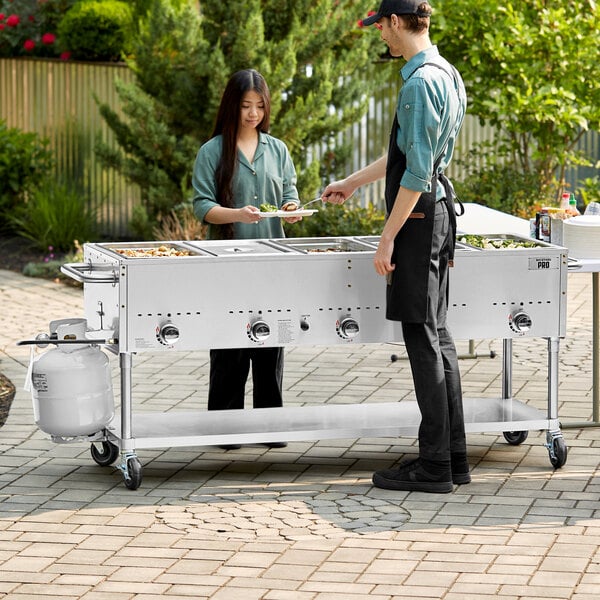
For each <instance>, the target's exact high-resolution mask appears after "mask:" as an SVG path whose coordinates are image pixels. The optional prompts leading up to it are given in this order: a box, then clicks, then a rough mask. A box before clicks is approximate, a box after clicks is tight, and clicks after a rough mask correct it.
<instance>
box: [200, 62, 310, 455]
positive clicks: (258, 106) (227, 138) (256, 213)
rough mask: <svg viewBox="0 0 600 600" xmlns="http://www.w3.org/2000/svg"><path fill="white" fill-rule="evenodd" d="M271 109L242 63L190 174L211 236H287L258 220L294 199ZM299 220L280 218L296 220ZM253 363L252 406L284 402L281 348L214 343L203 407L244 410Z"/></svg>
mask: <svg viewBox="0 0 600 600" xmlns="http://www.w3.org/2000/svg"><path fill="white" fill-rule="evenodd" d="M270 109H271V98H270V94H269V88H268V86H267V83H266V81H265V80H264V78H263V77H262V75H260V73H258V72H257V71H255V70H253V69H246V70H244V71H238V72H237V73H235V74H234V75H233V76H232V77H231V79H230V80H229V82H228V83H227V86H226V88H225V92H224V93H223V97H222V98H221V103H220V105H219V111H218V113H217V121H216V124H215V129H214V131H213V134H212V136H211V139H210V140H209V141H208V142H206V144H204V145H203V146H202V147H201V148H200V150H199V152H198V155H197V157H196V162H195V165H194V173H193V177H192V184H193V186H194V190H195V196H194V211H195V213H196V216H197V217H198V218H199V219H200V220H201V221H203V222H205V223H207V224H208V225H209V227H208V238H209V239H260V238H281V237H284V232H283V227H282V224H281V220H280V219H265V218H261V216H260V209H259V207H260V205H261V204H263V203H265V204H271V205H274V206H276V207H277V208H281V207H282V206H283V205H284V204H287V203H288V202H295V203H298V192H297V190H296V171H295V169H294V165H293V163H292V160H291V158H290V155H289V152H288V149H287V147H286V146H285V144H284V143H283V142H282V141H281V140H278V139H276V138H274V137H272V136H270V135H269V133H268V132H269V126H270ZM301 218H302V217H287V218H286V219H285V220H286V221H288V222H290V223H294V222H296V221H299V220H300V219H301ZM250 363H252V380H253V386H254V389H253V406H254V408H270V407H274V406H281V405H282V402H283V400H282V379H283V348H281V347H278V348H239V349H218V350H211V351H210V384H209V392H208V410H225V409H242V408H244V391H245V386H246V379H247V378H248V372H249V370H250ZM285 445H286V444H285V443H284V442H277V443H270V444H267V446H269V447H283V446H285ZM223 447H225V448H227V449H229V448H239V445H237V444H233V445H229V446H223Z"/></svg>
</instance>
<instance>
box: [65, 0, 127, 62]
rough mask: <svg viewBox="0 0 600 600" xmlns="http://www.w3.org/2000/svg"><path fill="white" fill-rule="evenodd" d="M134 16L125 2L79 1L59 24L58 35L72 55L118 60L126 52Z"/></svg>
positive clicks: (111, 0)
mask: <svg viewBox="0 0 600 600" xmlns="http://www.w3.org/2000/svg"><path fill="white" fill-rule="evenodd" d="M132 27H133V19H132V14H131V8H130V6H129V5H128V4H127V2H118V1H116V0H105V1H104V2H101V1H99V0H98V1H95V0H89V1H80V2H78V3H77V4H75V5H74V6H73V7H71V8H70V9H69V10H68V11H67V13H66V14H65V16H64V18H63V19H62V21H61V22H60V23H59V25H58V36H59V38H60V40H61V44H62V46H63V47H64V49H65V50H67V51H68V52H70V54H71V58H74V59H77V60H104V61H117V60H120V59H121V58H122V55H123V54H124V53H126V52H127V49H128V45H129V41H130V38H131V34H132Z"/></svg>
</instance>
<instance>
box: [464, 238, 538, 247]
mask: <svg viewBox="0 0 600 600" xmlns="http://www.w3.org/2000/svg"><path fill="white" fill-rule="evenodd" d="M457 240H458V241H459V242H461V243H463V244H468V245H469V246H475V248H483V249H484V250H512V249H515V248H535V247H537V246H538V245H539V244H538V243H537V242H535V241H534V240H532V241H528V240H515V239H510V238H507V239H501V238H488V237H485V236H483V235H460V236H459V237H458V238H457Z"/></svg>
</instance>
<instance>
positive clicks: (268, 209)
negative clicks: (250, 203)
mask: <svg viewBox="0 0 600 600" xmlns="http://www.w3.org/2000/svg"><path fill="white" fill-rule="evenodd" d="M259 208H260V212H277V210H278V208H277V207H276V206H274V205H273V204H267V203H266V202H263V203H262V204H261V205H260V207H259Z"/></svg>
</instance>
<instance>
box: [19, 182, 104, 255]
mask: <svg viewBox="0 0 600 600" xmlns="http://www.w3.org/2000/svg"><path fill="white" fill-rule="evenodd" d="M9 220H10V221H11V223H12V225H13V228H14V231H15V232H16V234H17V235H19V236H21V237H24V238H26V239H28V240H31V241H32V242H33V243H34V244H35V246H36V247H37V248H38V249H40V250H42V251H46V250H48V248H50V247H51V248H53V250H55V251H57V252H67V251H69V250H72V249H73V247H74V246H75V240H80V241H81V242H88V241H90V240H92V239H94V238H95V237H96V236H97V225H96V215H95V213H94V211H92V210H90V209H89V208H88V207H87V203H86V200H85V198H82V197H81V196H80V195H79V194H78V193H77V192H74V191H72V190H69V189H68V188H67V187H66V186H65V185H62V184H59V183H49V184H48V185H47V186H45V187H44V188H40V189H39V190H36V191H35V192H34V193H33V194H32V196H31V198H29V200H28V201H27V202H26V203H25V204H24V205H23V206H21V207H19V208H18V209H17V210H16V211H15V214H14V215H10V216H9Z"/></svg>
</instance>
